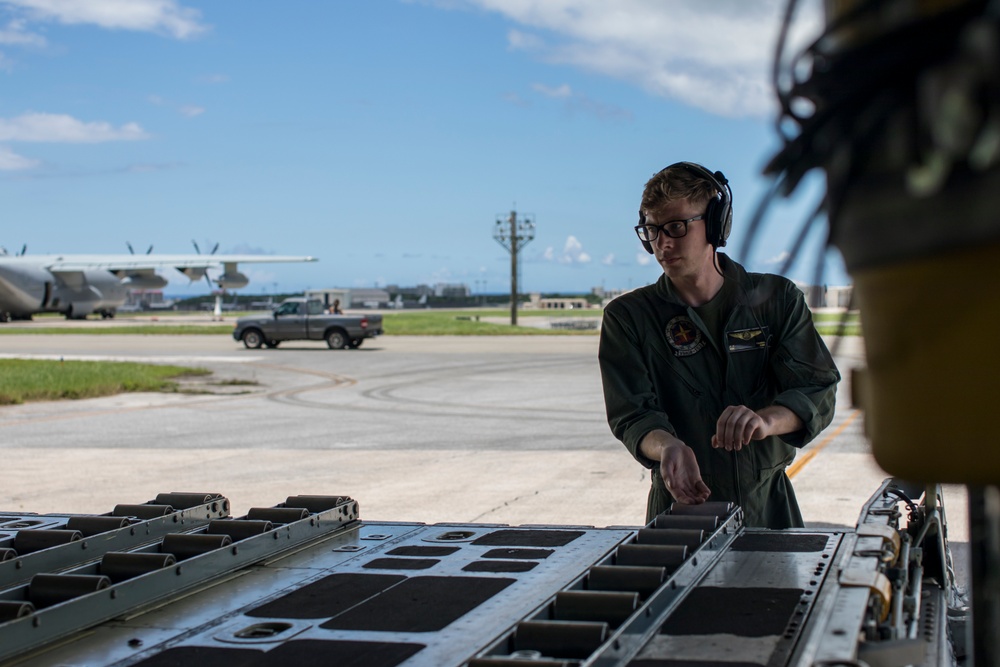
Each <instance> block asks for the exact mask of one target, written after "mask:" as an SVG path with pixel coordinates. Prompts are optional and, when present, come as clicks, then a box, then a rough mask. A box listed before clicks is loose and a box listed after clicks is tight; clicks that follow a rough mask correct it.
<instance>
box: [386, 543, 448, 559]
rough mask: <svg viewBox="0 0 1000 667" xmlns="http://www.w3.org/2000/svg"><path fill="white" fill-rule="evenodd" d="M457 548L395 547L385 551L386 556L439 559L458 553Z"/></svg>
mask: <svg viewBox="0 0 1000 667" xmlns="http://www.w3.org/2000/svg"><path fill="white" fill-rule="evenodd" d="M459 550H460V549H459V547H420V546H413V547H397V548H395V549H393V550H392V551H386V552H385V555H386V556H423V557H424V558H441V557H442V556H450V555H451V554H453V553H455V552H456V551H459Z"/></svg>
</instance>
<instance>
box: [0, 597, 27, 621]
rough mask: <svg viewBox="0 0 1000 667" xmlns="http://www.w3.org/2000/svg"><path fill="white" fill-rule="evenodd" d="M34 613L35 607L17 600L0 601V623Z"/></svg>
mask: <svg viewBox="0 0 1000 667" xmlns="http://www.w3.org/2000/svg"><path fill="white" fill-rule="evenodd" d="M34 613H35V605H33V604H31V603H30V602H22V601H19V600H0V623H3V622H5V621H13V620H14V619H15V618H21V617H23V616H30V615H31V614H34Z"/></svg>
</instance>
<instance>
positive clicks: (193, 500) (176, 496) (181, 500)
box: [155, 493, 222, 510]
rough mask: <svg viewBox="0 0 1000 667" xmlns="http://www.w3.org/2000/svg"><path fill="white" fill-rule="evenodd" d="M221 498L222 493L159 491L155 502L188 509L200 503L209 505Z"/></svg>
mask: <svg viewBox="0 0 1000 667" xmlns="http://www.w3.org/2000/svg"><path fill="white" fill-rule="evenodd" d="M221 498H222V494H220V493H158V494H157V495H156V500H155V502H156V504H157V505H172V506H173V507H177V508H180V509H182V510H186V509H189V508H191V507H197V506H198V505H207V504H208V503H210V502H212V501H213V500H220V499H221Z"/></svg>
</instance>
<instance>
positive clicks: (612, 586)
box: [587, 565, 667, 598]
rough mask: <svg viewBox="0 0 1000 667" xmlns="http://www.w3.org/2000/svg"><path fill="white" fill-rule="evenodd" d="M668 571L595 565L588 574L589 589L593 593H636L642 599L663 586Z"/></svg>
mask: <svg viewBox="0 0 1000 667" xmlns="http://www.w3.org/2000/svg"><path fill="white" fill-rule="evenodd" d="M666 578H667V570H666V568H663V567H642V566H638V565H595V566H594V567H592V568H590V570H589V572H588V573H587V588H588V589H589V590H592V591H635V592H636V593H638V594H639V595H641V596H642V597H644V598H645V597H648V596H649V594H650V593H652V592H653V591H655V590H656V589H657V588H659V587H660V586H662V585H663V582H664V580H666Z"/></svg>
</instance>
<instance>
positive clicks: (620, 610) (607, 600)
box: [552, 591, 639, 628]
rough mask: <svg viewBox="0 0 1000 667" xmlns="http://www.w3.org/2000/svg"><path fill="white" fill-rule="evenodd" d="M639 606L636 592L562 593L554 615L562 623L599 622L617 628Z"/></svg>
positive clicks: (556, 600)
mask: <svg viewBox="0 0 1000 667" xmlns="http://www.w3.org/2000/svg"><path fill="white" fill-rule="evenodd" d="M638 606H639V594H638V593H636V592H626V593H616V592H611V591H560V592H558V593H556V599H555V602H554V603H553V605H552V615H553V616H554V617H555V618H556V619H557V620H560V621H599V622H604V623H607V624H608V625H609V626H611V627H613V628H616V627H618V626H619V625H621V624H622V622H624V621H625V619H627V618H628V617H629V616H631V615H632V614H634V613H635V610H636V608H637V607H638Z"/></svg>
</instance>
